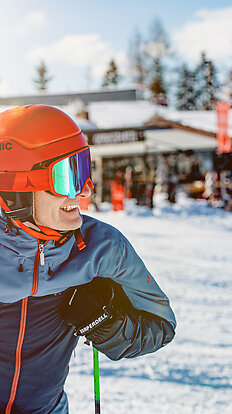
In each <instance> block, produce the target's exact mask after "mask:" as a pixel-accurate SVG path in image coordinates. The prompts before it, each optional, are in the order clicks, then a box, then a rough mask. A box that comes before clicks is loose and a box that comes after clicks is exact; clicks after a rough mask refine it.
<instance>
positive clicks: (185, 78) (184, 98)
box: [176, 63, 196, 111]
mask: <svg viewBox="0 0 232 414" xmlns="http://www.w3.org/2000/svg"><path fill="white" fill-rule="evenodd" d="M178 74H179V78H178V80H177V91H176V107H177V109H178V110H180V111H183V110H193V109H196V92H195V82H196V79H195V74H194V72H193V71H191V70H190V69H189V68H188V67H187V65H186V64H185V63H184V64H183V65H182V66H181V67H180V68H179V70H178Z"/></svg>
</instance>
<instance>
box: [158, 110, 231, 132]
mask: <svg viewBox="0 0 232 414" xmlns="http://www.w3.org/2000/svg"><path fill="white" fill-rule="evenodd" d="M155 113H156V114H157V115H159V116H161V117H163V118H165V119H167V120H170V121H174V122H177V123H180V124H181V125H185V126H189V127H192V128H196V129H200V130H202V131H207V132H214V133H216V132H217V128H218V126H217V113H216V111H175V110H173V109H170V108H165V107H161V106H159V107H158V106H156V109H155ZM229 135H230V136H232V110H230V114H229Z"/></svg>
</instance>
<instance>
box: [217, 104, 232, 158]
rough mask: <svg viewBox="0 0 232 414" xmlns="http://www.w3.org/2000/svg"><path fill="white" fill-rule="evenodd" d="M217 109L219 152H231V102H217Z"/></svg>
mask: <svg viewBox="0 0 232 414" xmlns="http://www.w3.org/2000/svg"><path fill="white" fill-rule="evenodd" d="M215 109H216V111H217V121H218V131H217V141H218V148H217V149H218V152H222V153H225V152H231V138H230V136H229V132H228V130H229V113H230V104H229V102H217V103H216V106H215Z"/></svg>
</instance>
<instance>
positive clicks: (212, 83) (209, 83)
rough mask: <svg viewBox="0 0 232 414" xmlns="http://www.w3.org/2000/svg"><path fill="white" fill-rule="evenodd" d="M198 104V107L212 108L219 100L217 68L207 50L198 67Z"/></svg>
mask: <svg viewBox="0 0 232 414" xmlns="http://www.w3.org/2000/svg"><path fill="white" fill-rule="evenodd" d="M195 73H196V106H197V109H203V110H212V109H214V107H215V103H216V101H217V92H218V88H219V83H218V80H217V75H216V68H215V66H214V64H213V62H212V61H211V60H210V59H207V57H206V54H205V52H202V54H201V60H200V63H199V64H198V66H197V68H196V72H195Z"/></svg>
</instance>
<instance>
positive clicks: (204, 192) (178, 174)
mask: <svg viewBox="0 0 232 414" xmlns="http://www.w3.org/2000/svg"><path fill="white" fill-rule="evenodd" d="M231 163H232V161H231V154H218V153H214V154H213V156H212V157H211V159H210V158H209V159H208V163H206V164H205V166H202V165H200V164H201V163H200V160H199V157H198V154H196V153H194V152H193V151H191V152H189V154H188V158H187V163H186V159H185V164H187V168H186V165H185V166H184V167H183V163H182V162H181V158H180V157H179V154H178V153H174V154H171V155H168V156H164V157H161V158H160V159H159V162H158V163H157V164H156V168H153V169H142V168H141V166H136V167H135V168H133V167H132V166H127V167H126V168H124V169H117V170H116V171H115V174H114V179H112V180H109V182H108V185H109V187H110V195H111V203H112V206H113V209H114V210H122V209H123V208H124V201H125V200H126V199H131V198H133V199H134V200H136V204H137V205H143V206H147V207H149V208H151V209H152V208H153V207H154V193H159V192H164V193H166V194H167V200H168V201H169V202H170V203H175V202H176V197H177V192H178V190H179V189H180V188H181V189H182V190H183V191H185V192H186V194H187V195H188V196H189V197H191V198H195V199H197V198H203V199H206V200H207V201H208V204H209V205H210V206H217V207H222V208H225V209H227V210H230V211H231V210H232V182H231V175H232V172H231V171H232V167H231Z"/></svg>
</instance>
